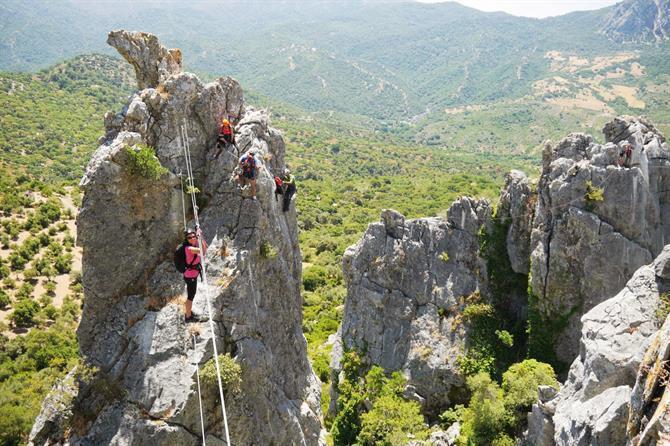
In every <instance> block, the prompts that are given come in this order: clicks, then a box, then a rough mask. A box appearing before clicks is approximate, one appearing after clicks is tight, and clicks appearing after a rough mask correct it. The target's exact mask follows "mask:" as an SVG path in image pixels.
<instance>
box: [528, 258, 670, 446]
mask: <svg viewBox="0 0 670 446" xmlns="http://www.w3.org/2000/svg"><path fill="white" fill-rule="evenodd" d="M669 266H670V245H668V246H666V247H665V249H664V250H663V252H662V254H661V255H660V256H659V257H658V258H657V259H656V260H655V261H654V262H653V263H652V264H650V265H646V266H644V267H642V268H640V269H639V270H638V271H636V272H635V274H634V276H633V277H632V278H631V279H630V280H629V281H628V283H627V284H626V286H625V287H624V289H622V290H621V292H619V293H618V294H617V295H616V296H614V297H612V298H611V299H609V300H607V301H605V302H603V303H601V304H599V305H597V306H596V307H595V308H593V309H592V310H591V311H589V312H588V313H587V314H585V315H584V316H583V317H582V325H583V326H582V336H581V342H580V344H581V345H580V354H579V357H578V358H577V359H575V361H574V362H573V364H572V366H571V367H570V372H569V375H568V379H567V381H566V382H565V384H564V385H563V386H562V388H561V390H560V393H559V395H558V396H556V397H554V398H551V397H550V398H540V401H539V403H538V404H536V405H535V406H534V407H533V412H532V414H531V415H530V416H529V435H528V443H527V444H533V445H552V444H556V445H565V446H568V445H576V444H579V445H615V444H616V445H619V444H620V445H623V444H626V442H627V439H628V436H627V433H626V422H627V421H628V420H629V417H630V421H629V422H628V425H629V427H628V430H629V432H630V433H632V434H633V435H637V434H638V433H639V431H640V424H641V421H640V420H641V419H642V418H643V417H645V414H646V413H648V411H650V410H651V413H653V412H654V410H653V409H654V408H656V406H655V404H656V403H655V402H652V396H651V394H653V393H654V392H657V391H658V389H659V387H658V383H659V382H658V380H659V379H663V378H662V376H664V375H663V368H664V367H665V365H664V364H663V362H662V361H663V359H662V358H664V357H665V356H664V355H665V354H666V352H665V350H664V349H665V348H666V347H667V345H665V344H667V333H665V334H664V332H663V330H662V331H661V332H660V333H659V334H658V335H656V341H654V342H652V344H651V345H652V347H651V348H650V351H649V352H647V354H646V355H645V350H646V349H647V346H648V345H649V344H650V341H651V340H652V338H653V337H654V335H655V334H656V333H657V331H658V322H657V320H656V317H655V314H656V311H657V309H658V308H659V302H660V296H661V295H662V294H664V293H667V291H668V290H669V289H670V280H668V279H667V278H666V277H663V276H660V275H658V271H664V270H665V269H666V268H668V267H669ZM664 329H667V324H666V327H664ZM664 336H665V337H664ZM643 355H645V360H644V361H643ZM641 362H642V363H643V366H642V367H640V364H641ZM645 364H646V365H645ZM654 367H655V368H654ZM638 370H640V372H639V373H640V375H638ZM649 370H654V371H655V373H653V372H652V373H649ZM636 375H638V376H637V378H636ZM652 376H653V378H652V379H650V380H649V381H647V378H649V377H652ZM636 380H637V383H636ZM651 381H653V383H650V382H651ZM634 385H635V388H634V390H633V386H634ZM659 410H660V412H661V414H660V415H659V416H658V417H657V420H659V421H658V422H657V423H655V424H654V426H655V427H653V428H652V429H657V430H658V431H662V429H664V428H665V427H664V425H663V422H662V421H660V420H663V417H664V416H665V417H667V406H665V409H664V408H663V407H662V404H660V405H659ZM664 410H665V412H664ZM664 414H665V415H664ZM647 419H648V418H647ZM665 426H667V423H666V424H665ZM552 432H553V434H551V433H552ZM552 436H553V438H552ZM634 444H638V443H634ZM641 444H654V443H641Z"/></svg>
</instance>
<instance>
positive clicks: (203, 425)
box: [184, 213, 207, 446]
mask: <svg viewBox="0 0 670 446" xmlns="http://www.w3.org/2000/svg"><path fill="white" fill-rule="evenodd" d="M184 215H186V214H185V213H184ZM193 351H195V335H193ZM195 377H196V380H197V382H198V404H199V405H200V427H201V428H202V446H207V445H206V444H205V420H204V417H203V415H202V394H201V393H200V371H199V370H198V367H197V364H196V367H195Z"/></svg>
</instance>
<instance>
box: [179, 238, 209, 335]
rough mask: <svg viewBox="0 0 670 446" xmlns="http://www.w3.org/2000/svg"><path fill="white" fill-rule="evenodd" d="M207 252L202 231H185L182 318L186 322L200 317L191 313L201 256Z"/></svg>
mask: <svg viewBox="0 0 670 446" xmlns="http://www.w3.org/2000/svg"><path fill="white" fill-rule="evenodd" d="M198 239H200V240H201V242H202V250H203V252H202V253H201V252H200V248H199V247H198ZM206 252H207V242H206V241H205V239H204V237H203V236H202V231H201V230H200V228H199V227H197V226H196V230H195V231H193V230H188V231H186V240H185V241H184V254H185V255H186V270H185V271H184V282H186V302H185V303H184V318H185V321H186V322H198V321H200V320H201V318H200V316H198V315H196V314H194V313H193V312H192V311H191V308H192V307H193V299H194V298H195V293H196V291H197V290H198V277H199V276H200V274H201V271H202V265H201V254H202V255H205V253H206Z"/></svg>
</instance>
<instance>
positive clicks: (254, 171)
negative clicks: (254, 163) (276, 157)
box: [242, 169, 256, 180]
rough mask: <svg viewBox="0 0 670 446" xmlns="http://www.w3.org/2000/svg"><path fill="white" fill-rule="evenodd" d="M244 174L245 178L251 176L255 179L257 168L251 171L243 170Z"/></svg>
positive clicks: (250, 177) (251, 178)
mask: <svg viewBox="0 0 670 446" xmlns="http://www.w3.org/2000/svg"><path fill="white" fill-rule="evenodd" d="M242 175H243V176H244V178H249V179H250V180H253V179H254V178H256V169H253V170H249V171H246V170H243V171H242Z"/></svg>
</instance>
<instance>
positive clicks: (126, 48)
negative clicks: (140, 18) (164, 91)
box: [107, 30, 182, 90]
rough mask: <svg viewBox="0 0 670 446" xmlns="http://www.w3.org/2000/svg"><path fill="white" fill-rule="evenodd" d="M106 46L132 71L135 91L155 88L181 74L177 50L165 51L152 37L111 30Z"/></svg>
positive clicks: (139, 33) (156, 38) (146, 34)
mask: <svg viewBox="0 0 670 446" xmlns="http://www.w3.org/2000/svg"><path fill="white" fill-rule="evenodd" d="M107 43H108V44H109V45H111V46H113V47H114V48H116V50H117V51H118V52H119V54H121V55H122V56H123V57H124V59H126V60H127V61H128V63H129V64H131V65H132V66H133V68H135V77H136V78H137V88H139V89H140V90H143V89H145V88H156V87H158V85H160V84H162V83H164V82H165V81H166V80H167V79H168V78H169V77H170V76H172V75H176V74H179V73H181V68H182V66H181V62H182V60H181V58H182V56H181V50H179V49H177V48H173V49H167V48H165V47H164V46H163V45H161V43H160V42H159V41H158V37H156V36H155V35H153V34H149V33H143V32H128V31H125V30H118V31H112V32H110V33H109V35H108V36H107Z"/></svg>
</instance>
